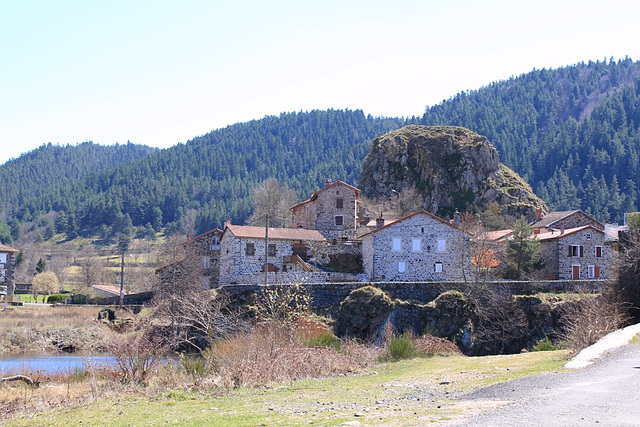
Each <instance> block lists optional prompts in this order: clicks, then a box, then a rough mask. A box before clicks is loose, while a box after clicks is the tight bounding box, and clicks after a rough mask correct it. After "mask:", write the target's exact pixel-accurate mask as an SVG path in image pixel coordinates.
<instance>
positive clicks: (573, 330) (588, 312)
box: [561, 294, 629, 351]
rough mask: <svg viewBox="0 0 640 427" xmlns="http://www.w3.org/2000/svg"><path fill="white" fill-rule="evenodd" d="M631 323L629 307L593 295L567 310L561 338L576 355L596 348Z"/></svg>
mask: <svg viewBox="0 0 640 427" xmlns="http://www.w3.org/2000/svg"><path fill="white" fill-rule="evenodd" d="M628 319H629V317H628V315H627V311H626V310H625V306H624V304H622V303H619V302H618V301H617V300H615V299H613V298H612V297H611V296H609V295H593V294H592V295H589V294H585V295H584V298H582V299H581V300H579V301H572V302H570V303H567V304H566V306H565V307H564V308H563V313H562V320H561V323H562V326H563V331H562V335H561V338H563V339H565V340H566V341H567V342H568V343H569V344H570V345H571V347H573V348H574V349H575V350H576V351H580V350H582V349H583V348H586V347H589V346H590V345H592V344H595V343H596V341H598V340H599V339H600V338H602V337H604V336H605V335H607V334H608V333H609V332H613V331H615V330H616V329H618V328H620V327H621V326H622V325H624V324H625V322H626V321H627V320H628Z"/></svg>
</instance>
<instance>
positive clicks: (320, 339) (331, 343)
mask: <svg viewBox="0 0 640 427" xmlns="http://www.w3.org/2000/svg"><path fill="white" fill-rule="evenodd" d="M305 346H306V347H312V348H313V347H326V348H332V349H334V350H338V351H339V350H340V340H339V339H338V337H336V336H335V335H333V334H332V333H331V332H323V333H322V334H320V335H318V336H315V337H313V338H311V339H309V340H307V341H306V342H305Z"/></svg>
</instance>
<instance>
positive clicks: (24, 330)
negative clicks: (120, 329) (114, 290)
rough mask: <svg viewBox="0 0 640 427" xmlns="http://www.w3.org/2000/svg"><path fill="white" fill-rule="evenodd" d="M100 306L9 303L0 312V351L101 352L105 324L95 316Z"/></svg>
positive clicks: (105, 330) (102, 349)
mask: <svg viewBox="0 0 640 427" xmlns="http://www.w3.org/2000/svg"><path fill="white" fill-rule="evenodd" d="M99 309H100V307H90V306H89V307H87V306H64V305H60V306H49V305H46V304H37V305H29V306H23V307H9V308H7V309H6V310H4V311H1V312H0V352H2V353H14V354H15V353H51V354H55V353H59V352H68V353H73V352H83V353H102V352H104V351H105V348H106V334H107V332H108V327H107V326H105V325H104V324H102V322H99V321H97V320H96V317H97V314H98V310H99Z"/></svg>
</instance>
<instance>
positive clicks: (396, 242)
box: [391, 237, 402, 251]
mask: <svg viewBox="0 0 640 427" xmlns="http://www.w3.org/2000/svg"><path fill="white" fill-rule="evenodd" d="M401 243H402V240H400V238H399V237H394V238H393V242H392V244H391V250H392V251H399V250H400V244H401Z"/></svg>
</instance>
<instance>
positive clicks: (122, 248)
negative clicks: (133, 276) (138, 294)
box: [118, 234, 129, 310]
mask: <svg viewBox="0 0 640 427" xmlns="http://www.w3.org/2000/svg"><path fill="white" fill-rule="evenodd" d="M128 249H129V237H128V236H125V235H124V234H121V235H120V236H118V251H119V252H120V254H121V255H122V259H121V261H120V310H122V306H123V305H124V254H125V252H127V250H128Z"/></svg>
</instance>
